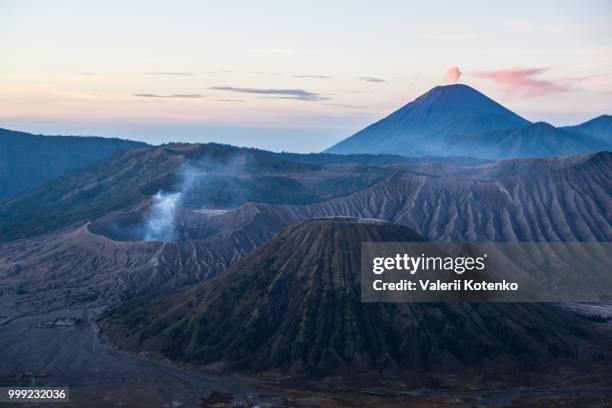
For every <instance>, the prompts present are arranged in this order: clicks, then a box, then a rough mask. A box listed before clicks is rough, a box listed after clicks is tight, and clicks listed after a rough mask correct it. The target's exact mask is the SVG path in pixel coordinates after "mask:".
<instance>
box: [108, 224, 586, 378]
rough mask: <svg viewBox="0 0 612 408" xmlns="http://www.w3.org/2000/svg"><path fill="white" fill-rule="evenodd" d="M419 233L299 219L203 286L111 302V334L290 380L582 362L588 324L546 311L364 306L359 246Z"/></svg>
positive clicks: (139, 345) (181, 356)
mask: <svg viewBox="0 0 612 408" xmlns="http://www.w3.org/2000/svg"><path fill="white" fill-rule="evenodd" d="M422 240H423V238H422V237H421V236H419V235H418V234H416V233H414V232H413V231H411V230H409V229H408V228H406V227H403V226H400V225H396V224H391V223H386V222H381V221H372V220H365V219H350V218H348V219H347V218H332V219H329V218H328V219H314V220H310V221H303V222H299V223H297V224H294V225H292V226H289V227H288V228H286V229H284V230H283V231H281V232H280V233H279V234H278V235H277V236H276V237H275V238H273V239H272V240H271V241H270V242H268V243H267V244H265V245H263V246H262V247H260V248H258V249H256V250H255V251H253V252H252V253H251V254H250V255H248V256H246V257H245V258H243V259H242V260H240V261H238V262H237V263H235V264H234V265H232V266H230V267H229V268H228V269H227V270H226V271H225V272H223V273H222V274H220V275H219V276H217V277H216V278H214V279H212V280H210V281H208V282H206V283H203V284H201V285H199V286H197V287H194V288H192V289H189V290H187V291H185V292H181V293H178V294H175V295H172V296H169V297H163V298H156V299H153V300H151V299H148V300H146V301H142V302H140V304H136V303H130V304H128V305H124V306H122V307H120V308H119V309H116V310H115V311H114V312H112V314H110V315H109V317H108V323H110V328H109V329H108V332H109V333H110V335H111V337H112V338H114V339H115V340H117V341H118V342H120V343H122V345H125V346H127V347H128V348H134V349H135V350H139V351H140V350H153V351H159V352H162V353H163V354H165V355H166V356H168V357H170V358H173V359H177V360H184V361H189V362H192V363H194V362H199V363H217V364H218V363H221V364H222V365H223V366H225V367H227V368H230V369H239V370H249V371H263V370H278V371H280V372H282V373H286V374H293V375H301V374H306V375H315V376H319V375H322V376H325V375H334V374H351V375H353V374H356V373H361V372H372V371H378V372H380V373H382V374H384V375H401V374H402V373H403V372H405V371H406V370H428V371H433V372H447V371H454V370H461V369H463V368H465V367H468V366H485V365H487V363H489V362H502V361H503V362H504V364H505V365H506V366H507V367H508V370H513V369H516V368H518V367H522V368H528V367H543V366H546V365H547V364H550V361H551V360H552V359H556V358H573V357H576V356H577V355H578V353H579V352H580V353H581V356H582V358H586V359H589V358H591V357H589V356H588V352H587V351H585V350H586V349H585V348H584V347H583V346H584V345H585V344H588V342H587V340H589V339H587V338H586V337H588V333H589V332H588V331H587V330H585V329H584V327H585V326H584V325H585V323H582V322H577V321H576V320H577V319H574V318H572V317H571V316H569V317H568V314H567V313H563V311H561V310H559V309H556V308H553V307H551V306H544V305H539V304H528V305H526V304H487V303H482V304H478V303H471V304H469V303H447V304H437V303H436V304H434V303H432V304H410V303H393V304H392V303H386V304H385V303H362V302H361V301H360V274H359V271H360V248H361V243H362V242H366V241H389V242H399V241H422ZM591 333H592V331H591ZM501 366H503V365H501Z"/></svg>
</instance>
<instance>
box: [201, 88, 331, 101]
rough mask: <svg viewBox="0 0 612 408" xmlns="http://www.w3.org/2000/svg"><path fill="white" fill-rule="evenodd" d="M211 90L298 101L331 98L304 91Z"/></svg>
mask: <svg viewBox="0 0 612 408" xmlns="http://www.w3.org/2000/svg"><path fill="white" fill-rule="evenodd" d="M209 89H213V90H216V91H228V92H241V93H248V94H259V95H272V96H271V97H272V98H275V99H297V100H300V101H311V102H312V101H315V102H316V101H325V100H328V99H329V98H326V97H324V96H321V95H320V94H318V93H315V92H308V91H305V90H303V89H257V88H237V87H233V86H213V87H211V88H209Z"/></svg>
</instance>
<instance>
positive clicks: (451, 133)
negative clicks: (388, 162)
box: [325, 84, 612, 160]
mask: <svg viewBox="0 0 612 408" xmlns="http://www.w3.org/2000/svg"><path fill="white" fill-rule="evenodd" d="M610 123H611V120H610V117H609V116H601V117H599V118H596V119H594V120H593V121H590V122H587V123H584V124H582V125H578V126H575V127H566V128H562V129H557V128H554V127H553V126H552V125H549V124H547V123H542V122H539V123H530V122H529V121H528V120H526V119H524V118H522V117H520V116H518V115H517V114H515V113H513V112H512V111H510V110H509V109H507V108H505V107H503V106H502V105H500V104H499V103H497V102H495V101H493V100H492V99H490V98H488V97H487V96H485V95H483V94H482V93H480V92H478V91H477V90H475V89H473V88H471V87H469V86H467V85H462V84H456V85H448V86H438V87H435V88H433V89H432V90H430V91H429V92H427V93H425V94H423V95H421V96H419V97H418V98H416V99H415V100H414V101H412V102H410V103H408V104H406V105H405V106H403V107H402V108H400V109H398V110H397V111H395V112H393V113H392V114H390V115H389V116H387V117H386V118H384V119H382V120H380V121H378V122H376V123H374V124H372V125H370V126H368V127H366V128H365V129H363V130H361V131H359V132H357V133H356V134H354V135H353V136H351V137H349V138H347V139H345V140H343V141H341V142H339V143H337V144H336V145H334V146H332V147H330V148H329V149H327V150H326V151H325V152H326V153H337V154H355V153H394V154H400V155H405V156H470V157H480V158H483V159H493V160H499V159H506V158H518V157H551V156H559V155H571V154H580V153H587V152H596V151H601V150H610V149H612V147H611V144H610V143H611V142H610V137H612V136H610V129H611V124H610Z"/></svg>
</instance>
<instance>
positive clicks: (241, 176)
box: [134, 151, 250, 241]
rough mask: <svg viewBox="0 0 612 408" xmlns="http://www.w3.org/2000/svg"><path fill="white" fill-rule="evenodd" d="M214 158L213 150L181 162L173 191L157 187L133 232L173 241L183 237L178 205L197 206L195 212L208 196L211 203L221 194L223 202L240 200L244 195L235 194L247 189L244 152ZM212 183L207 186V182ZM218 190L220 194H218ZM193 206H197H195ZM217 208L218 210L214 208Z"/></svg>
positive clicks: (247, 174) (156, 239) (192, 207)
mask: <svg viewBox="0 0 612 408" xmlns="http://www.w3.org/2000/svg"><path fill="white" fill-rule="evenodd" d="M222 153H223V151H221V152H220V153H219V156H220V157H215V156H214V152H212V153H210V154H207V155H205V156H204V157H201V158H199V159H198V160H195V161H189V162H187V163H184V164H183V166H182V167H181V169H180V170H179V172H178V174H177V175H178V177H179V180H180V182H179V183H177V185H176V189H175V191H164V190H159V191H158V192H157V193H156V194H155V195H154V196H153V201H152V203H151V205H150V206H149V208H148V209H147V210H146V212H145V213H144V216H143V218H142V221H141V222H140V223H139V225H138V227H137V228H136V229H135V230H134V233H135V235H137V236H140V237H142V238H141V239H143V240H145V241H177V240H179V239H184V238H185V232H184V231H183V228H184V227H185V226H184V225H182V226H181V225H179V224H181V222H180V221H181V220H180V219H179V212H180V211H181V208H182V207H184V206H186V207H187V208H188V209H191V210H192V211H193V210H194V205H196V206H198V207H200V208H199V209H198V210H195V211H199V212H200V211H203V210H204V209H206V208H205V207H204V205H205V204H204V203H205V202H206V201H207V199H208V197H210V202H211V204H213V205H214V203H213V201H214V200H219V198H220V197H221V198H222V200H223V201H225V204H226V205H227V203H232V204H233V203H234V202H236V203H241V201H243V200H244V197H239V195H240V193H241V192H242V193H244V191H245V190H247V189H248V183H247V180H249V178H250V175H249V172H248V170H247V167H248V166H247V163H248V162H249V161H250V159H249V157H248V156H247V155H244V154H242V153H239V154H236V155H234V156H232V157H224V156H223V154H222ZM211 180H212V182H213V183H215V182H216V183H220V184H219V185H214V184H211V185H210V186H207V182H210V181H211ZM219 192H222V194H219ZM195 208H197V207H195ZM217 211H219V210H217Z"/></svg>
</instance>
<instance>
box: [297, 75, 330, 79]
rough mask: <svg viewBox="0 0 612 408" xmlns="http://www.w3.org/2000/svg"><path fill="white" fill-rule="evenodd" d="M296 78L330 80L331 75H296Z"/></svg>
mask: <svg viewBox="0 0 612 408" xmlns="http://www.w3.org/2000/svg"><path fill="white" fill-rule="evenodd" d="M293 77H294V78H317V79H329V78H331V77H330V76H329V75H294V76H293Z"/></svg>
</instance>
